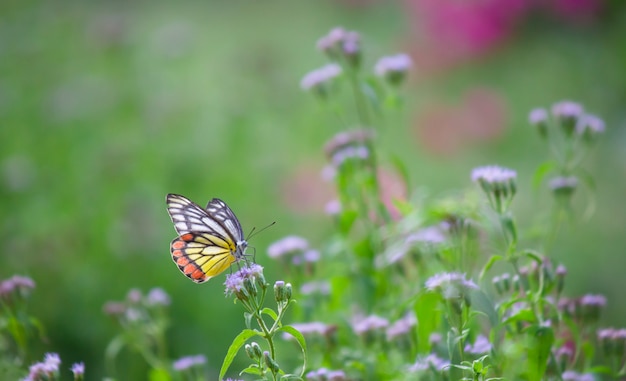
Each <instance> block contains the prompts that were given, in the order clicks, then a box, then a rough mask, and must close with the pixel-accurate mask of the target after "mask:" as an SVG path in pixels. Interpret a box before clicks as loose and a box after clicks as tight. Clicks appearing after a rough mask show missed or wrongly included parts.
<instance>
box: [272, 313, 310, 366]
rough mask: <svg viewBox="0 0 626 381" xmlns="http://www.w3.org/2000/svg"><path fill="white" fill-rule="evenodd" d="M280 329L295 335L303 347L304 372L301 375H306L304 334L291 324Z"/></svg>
mask: <svg viewBox="0 0 626 381" xmlns="http://www.w3.org/2000/svg"><path fill="white" fill-rule="evenodd" d="M278 331H284V332H287V333H288V334H290V335H291V336H293V337H294V339H296V341H297V342H298V344H300V348H301V349H302V358H303V359H302V372H300V377H302V376H303V375H304V371H305V369H306V356H307V353H306V340H305V339H304V336H302V334H301V333H300V331H298V330H297V329H295V328H294V327H292V326H290V325H283V326H282V327H280V328H278Z"/></svg>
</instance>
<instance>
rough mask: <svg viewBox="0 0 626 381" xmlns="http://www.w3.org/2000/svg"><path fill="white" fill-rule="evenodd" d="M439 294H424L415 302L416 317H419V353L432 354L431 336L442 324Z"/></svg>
mask: <svg viewBox="0 0 626 381" xmlns="http://www.w3.org/2000/svg"><path fill="white" fill-rule="evenodd" d="M440 299H441V298H440V297H439V294H436V293H431V292H425V293H422V294H421V295H420V296H419V297H418V298H417V301H416V302H415V306H414V309H415V316H416V317H417V321H418V322H419V323H418V324H417V351H418V353H422V354H425V353H429V352H430V341H429V338H430V335H431V334H432V333H433V332H435V331H436V330H437V327H438V326H439V323H440V322H441V319H440V315H441V311H440V309H439V302H440Z"/></svg>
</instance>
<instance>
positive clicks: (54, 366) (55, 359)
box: [43, 353, 61, 373]
mask: <svg viewBox="0 0 626 381" xmlns="http://www.w3.org/2000/svg"><path fill="white" fill-rule="evenodd" d="M43 363H44V367H45V369H46V371H47V373H55V372H58V371H59V365H61V358H60V357H59V355H58V354H57V353H46V354H45V356H44V359H43Z"/></svg>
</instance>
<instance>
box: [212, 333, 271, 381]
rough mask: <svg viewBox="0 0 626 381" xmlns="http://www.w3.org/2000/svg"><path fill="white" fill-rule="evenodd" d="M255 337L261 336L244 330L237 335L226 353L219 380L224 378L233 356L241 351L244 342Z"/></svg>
mask: <svg viewBox="0 0 626 381" xmlns="http://www.w3.org/2000/svg"><path fill="white" fill-rule="evenodd" d="M257 335H258V336H261V335H260V332H259V331H255V330H252V329H244V330H243V331H241V333H239V335H237V337H235V339H234V340H233V342H232V343H231V344H230V347H229V348H228V352H226V357H225V358H224V362H223V363H222V369H220V376H219V379H220V380H221V379H222V378H224V375H226V371H228V368H229V367H230V364H232V362H233V360H234V359H235V356H236V355H237V352H239V349H241V347H242V346H243V345H244V344H245V343H246V341H248V339H249V338H251V337H253V336H257Z"/></svg>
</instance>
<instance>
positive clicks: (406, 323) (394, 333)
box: [386, 314, 417, 341]
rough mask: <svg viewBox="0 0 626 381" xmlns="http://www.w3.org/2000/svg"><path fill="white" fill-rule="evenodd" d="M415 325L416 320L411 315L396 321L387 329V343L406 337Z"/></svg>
mask: <svg viewBox="0 0 626 381" xmlns="http://www.w3.org/2000/svg"><path fill="white" fill-rule="evenodd" d="M416 324H417V318H416V317H415V315H413V314H407V315H406V316H404V317H403V318H401V319H398V320H396V321H395V322H394V323H393V324H391V325H390V326H389V327H387V331H386V334H387V341H392V340H394V339H395V338H398V337H403V336H406V335H407V334H408V333H409V332H411V329H413V327H415V325H416Z"/></svg>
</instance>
